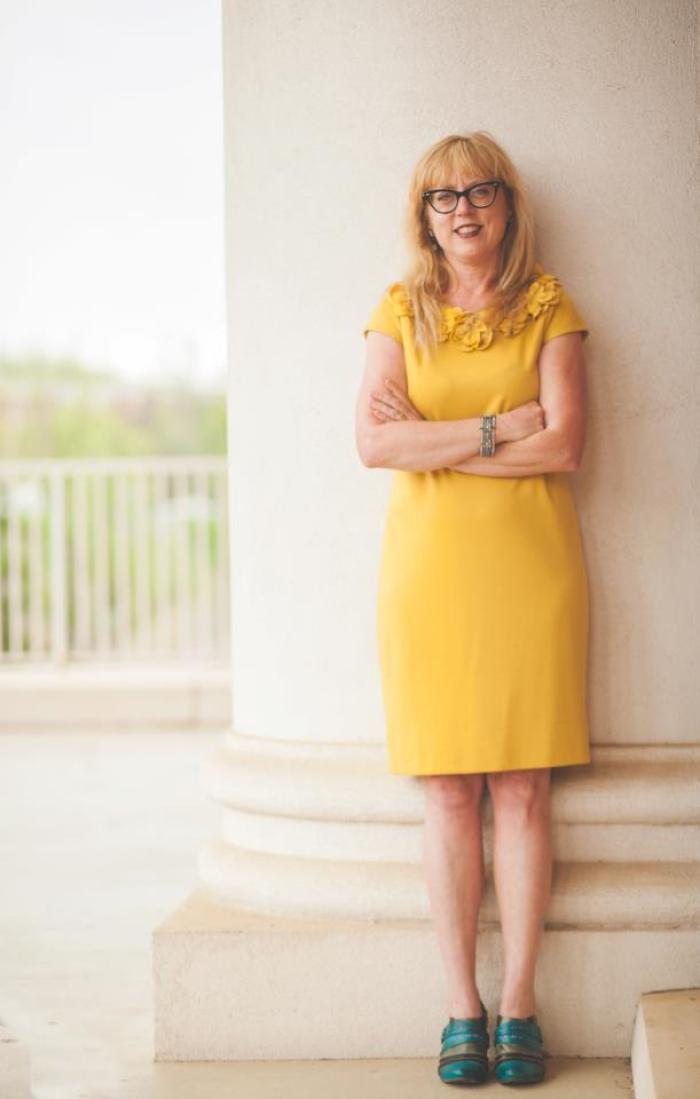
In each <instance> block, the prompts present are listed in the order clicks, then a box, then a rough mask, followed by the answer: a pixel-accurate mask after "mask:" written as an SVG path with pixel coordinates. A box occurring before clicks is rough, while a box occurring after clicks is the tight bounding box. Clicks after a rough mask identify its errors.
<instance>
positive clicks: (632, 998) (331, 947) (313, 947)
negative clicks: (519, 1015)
mask: <svg viewBox="0 0 700 1099" xmlns="http://www.w3.org/2000/svg"><path fill="white" fill-rule="evenodd" d="M502 952H503V938H502V935H501V932H500V928H498V927H496V926H495V925H487V926H484V927H482V928H481V929H480V932H479V940H478V949H477V981H478V986H479V991H480V993H481V995H482V998H483V1000H484V1003H485V1004H486V1006H487V1008H488V1011H489V1015H490V1019H491V1022H492V1023H493V1021H494V1020H495V1014H496V1012H497V1010H498V1005H499V997H500V992H501V988H502V973H503V957H502ZM153 973H154V1010H155V1050H156V1059H157V1060H183V1061H190V1060H193V1061H199V1060H241V1061H250V1060H258V1059H259V1060H266V1059H275V1060H276V1059H280V1060H288V1059H292V1060H294V1059H296V1058H303V1059H314V1058H319V1057H324V1058H325V1057H331V1058H355V1057H357V1058H365V1057H382V1058H383V1057H429V1056H431V1055H433V1054H434V1051H435V1039H436V1035H437V1034H439V1030H440V1027H441V1026H442V1025H443V1024H444V1022H445V1021H446V1017H445V1016H446V1012H445V1003H446V991H445V982H444V972H443V965H442V962H441V958H440V952H439V946H438V943H437V937H436V935H435V930H434V928H433V926H432V924H431V923H430V922H429V921H427V920H403V919H400V920H390V919H381V920H372V919H366V918H365V919H359V918H354V919H348V918H337V919H318V918H311V917H309V918H300V917H288V916H274V915H270V914H261V913H257V912H250V911H245V910H244V909H242V908H240V907H239V908H235V907H232V906H228V905H227V906H223V905H220V904H217V903H216V902H215V901H212V900H211V898H209V897H208V896H207V895H206V893H205V892H204V891H202V890H197V891H196V892H194V893H192V894H191V895H190V897H189V898H187V900H186V901H185V902H184V903H183V904H182V905H180V906H179V907H178V909H177V910H176V911H175V912H174V913H173V914H172V915H171V916H169V917H168V918H167V920H165V921H163V922H162V923H161V924H160V925H159V926H158V927H157V928H156V929H155V931H154V934H153ZM689 979H690V980H691V981H693V982H700V929H698V928H694V929H692V928H691V929H683V928H679V927H663V928H661V927H654V928H649V927H644V928H625V929H624V930H623V929H612V930H611V929H607V928H605V927H589V928H580V927H579V928H572V929H566V928H552V927H548V928H547V929H546V930H545V932H544V934H543V936H542V943H541V951H540V956H539V960H538V973H537V1004H538V1017H539V1019H540V1021H541V1024H542V1027H543V1032H544V1035H545V1045H546V1048H547V1050H548V1051H549V1052H550V1053H551V1054H552V1056H554V1057H627V1056H629V1053H630V1049H631V1044H632V1028H633V1023H634V1016H635V1011H636V1008H637V1004H638V1002H639V997H640V996H641V994H642V993H643V992H645V991H646V989H647V988H650V987H651V988H659V987H666V988H669V987H676V988H677V987H681V986H683V985H685V984H687V983H688V980H689ZM202 1004H206V1005H207V1010H206V1011H202Z"/></svg>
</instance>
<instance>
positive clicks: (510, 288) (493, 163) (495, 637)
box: [357, 131, 590, 1084]
mask: <svg viewBox="0 0 700 1099" xmlns="http://www.w3.org/2000/svg"><path fill="white" fill-rule="evenodd" d="M407 236H408V245H409V254H410V262H409V266H408V270H407V274H406V276H405V278H404V279H403V281H402V282H394V283H392V284H391V285H390V286H389V287H388V289H387V290H386V293H385V294H384V295H383V296H382V298H381V300H380V301H379V302H378V304H377V305H376V307H375V309H374V310H373V312H372V315H371V317H370V319H369V321H368V324H367V327H366V328H365V336H366V341H367V361H366V369H365V375H364V378H363V382H362V386H361V389H360V394H359V398H358V405H357V446H358V451H359V454H360V456H361V458H362V461H363V462H364V464H365V465H367V466H371V467H376V466H381V467H388V468H390V469H394V470H396V471H397V472H396V473H395V474H394V478H393V482H392V490H391V494H390V500H389V507H388V513H387V516H386V525H385V530H384V541H383V549H382V561H381V569H380V581H379V594H378V606H377V628H378V641H379V655H380V665H381V675H382V690H383V697H384V707H385V714H386V732H387V747H388V755H389V767H390V771H391V772H392V773H394V774H407V775H415V776H420V778H421V780H422V787H423V791H424V795H425V809H426V814H425V832H424V860H425V869H426V876H427V885H428V893H429V897H430V904H431V911H432V913H433V917H434V923H435V927H436V932H437V936H438V941H439V946H440V950H441V955H442V958H443V961H444V965H445V968H446V973H447V983H448V993H449V1003H448V1010H449V1014H450V1018H449V1022H448V1024H447V1025H446V1027H445V1028H444V1029H443V1032H442V1049H441V1053H440V1061H439V1065H438V1073H439V1076H440V1078H441V1079H442V1080H444V1081H445V1082H449V1083H461V1084H469V1083H479V1082H481V1081H482V1080H484V1079H485V1078H486V1076H487V1073H488V1059H487V1050H488V1046H489V1033H488V1016H487V1012H486V1008H485V1007H484V1004H483V1003H482V1001H481V998H480V995H479V991H478V988H477V985H476V978H475V954H476V933H477V917H478V910H479V905H480V900H481V894H482V885H483V879H484V863H483V850H482V833H481V811H480V802H481V797H482V792H483V788H484V784H486V785H487V786H488V789H489V794H490V797H491V800H492V806H493V818H494V835H493V863H494V881H495V887H496V894H497V898H498V904H499V910H500V917H501V929H502V934H503V945H504V984H503V989H502V995H501V1001H500V1009H499V1014H498V1017H497V1021H496V1022H497V1025H496V1031H495V1036H494V1038H495V1052H496V1058H495V1070H496V1075H497V1078H498V1079H499V1080H500V1081H501V1082H502V1083H504V1084H520V1083H532V1082H536V1081H538V1080H542V1079H543V1078H544V1056H545V1053H544V1050H543V1045H542V1033H541V1030H540V1028H539V1026H538V1023H537V1016H536V1005H535V990H534V984H535V966H536V959H537V950H538V943H539V935H540V928H541V924H542V921H543V917H544V912H545V908H546V904H547V900H548V896H549V891H550V883H551V864H552V855H551V842H550V804H549V792H550V791H549V786H550V773H551V772H550V768H551V767H562V766H568V765H573V764H581V763H588V762H589V761H590V752H589V738H588V721H587V712H586V699H585V693H586V662H587V641H588V585H587V576H586V569H585V563H584V558H583V552H582V545H581V539H580V532H579V526H578V518H577V515H576V510H575V506H574V502H573V497H572V494H571V489H570V484H569V477H568V474H569V473H570V472H571V471H573V470H575V469H577V468H578V465H579V462H580V459H581V454H582V450H583V445H584V432H585V409H586V385H585V376H584V363H583V351H582V343H583V340H584V338H585V336H586V335H587V329H586V325H585V322H584V320H583V319H582V317H581V315H580V314H579V312H578V311H577V309H576V306H575V304H574V302H573V300H572V299H571V297H570V296H569V294H568V293H567V292H566V290H565V289H564V287H563V286H562V284H561V282H560V281H559V279H558V278H557V277H556V276H555V275H554V274H553V273H551V272H548V271H545V270H544V268H543V267H542V266H541V265H540V264H538V263H536V262H535V253H534V233H533V223H532V217H531V214H530V210H529V206H528V201H527V197H526V194H525V191H524V188H523V184H522V182H521V180H520V178H519V176H518V173H517V171H516V169H515V167H514V165H513V164H512V162H511V160H510V159H509V157H508V156H507V154H506V153H505V152H504V150H503V149H502V148H501V147H500V146H499V145H498V144H497V143H496V141H494V140H493V138H492V137H491V136H490V135H489V134H487V133H485V132H483V131H478V132H476V133H469V134H463V135H451V136H449V137H446V138H444V139H443V140H441V141H438V142H437V143H436V144H435V145H433V146H432V147H431V148H430V149H428V150H427V152H426V153H425V154H424V155H423V156H422V157H421V159H420V160H419V162H418V164H417V165H416V167H415V169H414V171H413V175H412V179H411V182H410V188H409V202H408V219H407Z"/></svg>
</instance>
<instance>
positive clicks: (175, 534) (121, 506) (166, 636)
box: [0, 457, 229, 662]
mask: <svg viewBox="0 0 700 1099" xmlns="http://www.w3.org/2000/svg"><path fill="white" fill-rule="evenodd" d="M226 485H227V479H226V459H225V458H214V457H162V458H161V457H157V458H110V459H101V458H95V459H91V458H90V459H57V460H51V459H47V460H42V461H0V661H15V662H16V661H47V660H53V661H57V662H65V661H69V660H71V661H72V660H105V659H106V660H121V659H137V660H142V659H151V658H153V659H167V658H170V657H183V656H184V657H187V658H193V659H205V660H225V659H226V658H227V652H228V637H229V623H228V606H229V600H228V548H227V542H228V537H227V535H228V528H227V488H226Z"/></svg>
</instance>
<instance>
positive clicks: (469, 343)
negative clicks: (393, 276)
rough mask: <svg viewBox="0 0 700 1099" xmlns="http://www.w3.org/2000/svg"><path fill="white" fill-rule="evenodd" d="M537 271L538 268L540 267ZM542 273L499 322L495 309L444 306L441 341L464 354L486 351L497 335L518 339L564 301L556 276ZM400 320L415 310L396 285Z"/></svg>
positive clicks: (393, 294) (391, 294)
mask: <svg viewBox="0 0 700 1099" xmlns="http://www.w3.org/2000/svg"><path fill="white" fill-rule="evenodd" d="M536 270H537V268H536ZM539 270H540V273H539V274H538V275H537V277H536V278H535V279H533V281H532V282H531V283H530V285H529V286H528V287H526V289H525V290H524V291H523V292H522V294H521V296H520V299H519V300H518V302H516V304H515V306H514V307H513V308H512V309H511V311H510V312H509V313H508V314H507V316H505V317H503V318H502V319H501V321H500V322H498V323H496V318H495V313H496V310H495V309H494V307H486V308H484V309H477V310H474V311H473V312H468V311H467V310H466V309H461V308H460V307H459V306H456V305H443V306H442V323H441V328H440V336H439V342H440V343H445V342H446V341H447V340H453V341H454V342H455V343H457V344H459V346H460V347H461V348H462V350H463V351H484V350H486V348H487V347H489V346H490V345H491V343H492V341H493V339H494V337H495V336H496V335H502V336H517V335H518V333H519V332H522V330H523V328H525V326H526V325H527V324H530V323H531V322H532V321H533V320H534V319H535V317H539V316H540V314H541V313H543V312H545V310H548V309H551V308H552V307H553V306H554V305H556V304H557V302H558V301H559V300H560V299H561V284H560V282H559V280H558V279H557V277H556V275H548V274H545V272H544V271H542V270H541V268H540V269H539ZM388 294H389V298H390V300H391V303H392V306H393V309H394V312H395V314H396V316H397V317H412V316H413V307H412V305H411V300H410V298H409V296H408V294H407V293H406V291H405V289H404V287H403V284H402V283H400V282H394V283H392V285H391V286H390V287H389V290H388Z"/></svg>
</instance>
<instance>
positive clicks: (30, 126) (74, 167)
mask: <svg viewBox="0 0 700 1099" xmlns="http://www.w3.org/2000/svg"><path fill="white" fill-rule="evenodd" d="M0 12H1V13H2V26H1V27H0V140H1V148H2V171H0V303H1V305H0V353H3V354H7V353H12V352H15V351H29V350H38V351H42V352H45V353H61V354H63V353H71V354H75V355H78V356H80V357H81V358H83V359H85V360H86V361H87V362H89V363H92V364H94V365H96V366H111V367H114V368H116V369H118V370H119V371H120V373H123V374H124V375H125V376H126V377H127V378H129V379H137V378H146V379H148V380H155V379H157V378H158V377H160V376H162V375H163V374H164V373H176V374H178V375H180V376H182V375H186V376H187V377H188V378H189V379H191V380H192V381H193V382H195V383H202V384H205V385H208V384H212V383H216V382H222V381H223V378H224V376H225V339H224V288H223V262H224V261H223V156H222V137H221V126H222V120H221V119H222V109H221V31H220V3H219V0H60V2H57V0H29V2H28V0H0Z"/></svg>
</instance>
